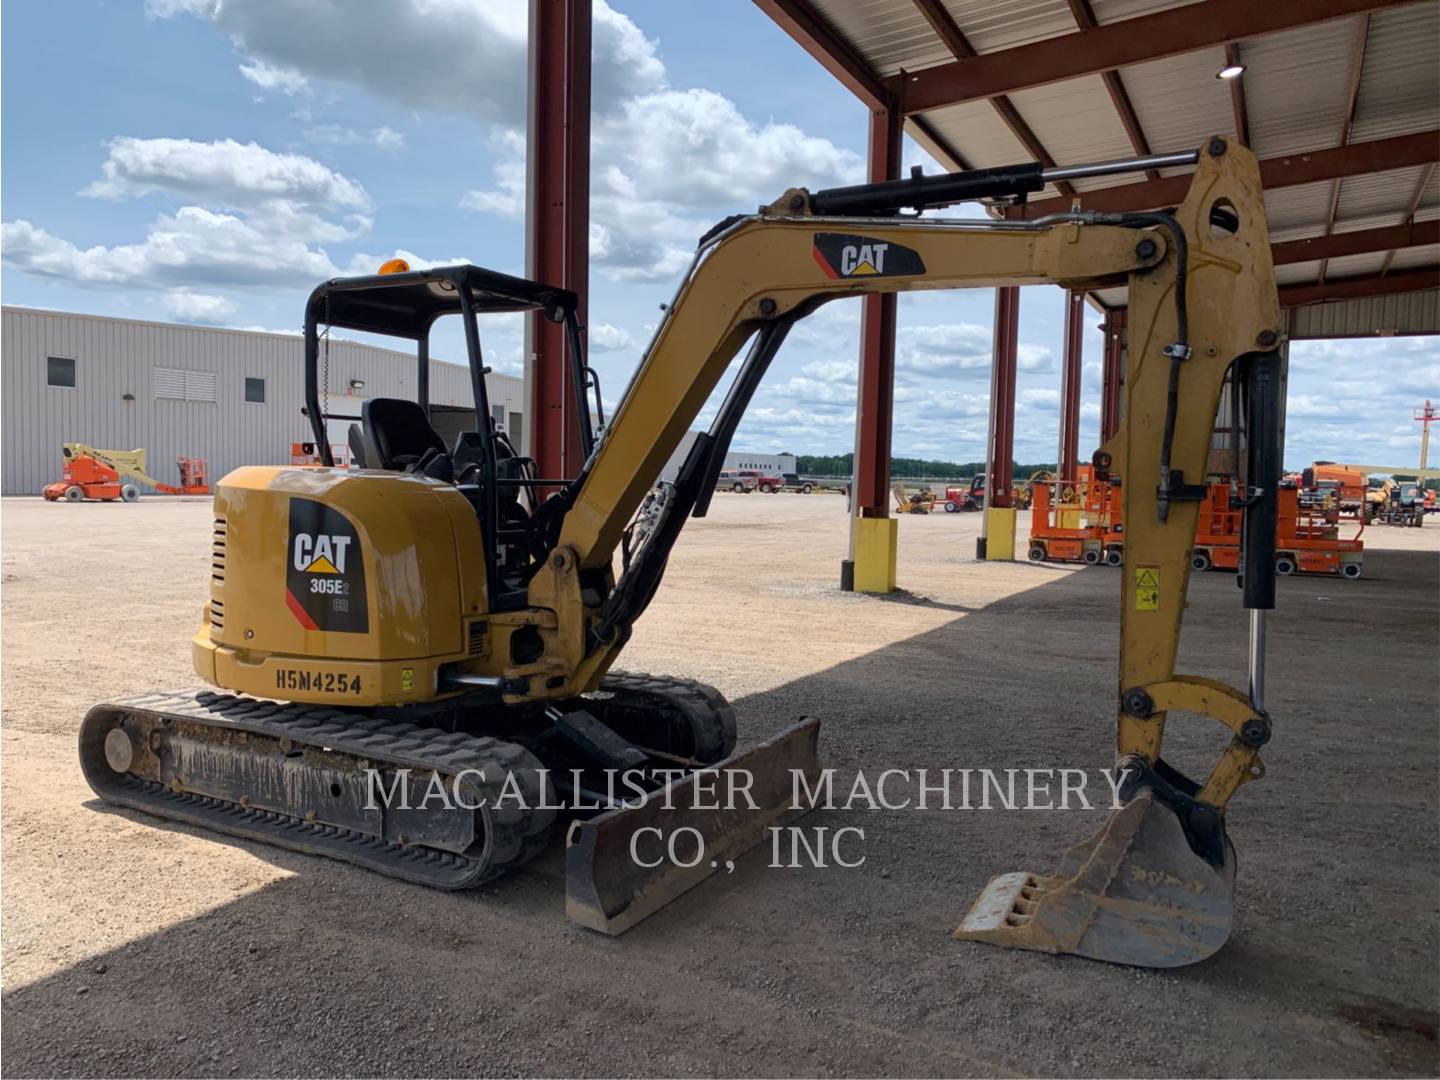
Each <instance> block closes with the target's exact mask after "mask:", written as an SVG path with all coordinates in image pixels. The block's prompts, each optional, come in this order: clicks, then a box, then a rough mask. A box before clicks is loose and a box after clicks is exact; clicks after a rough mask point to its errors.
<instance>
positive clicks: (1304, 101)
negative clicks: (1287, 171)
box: [1210, 19, 1360, 158]
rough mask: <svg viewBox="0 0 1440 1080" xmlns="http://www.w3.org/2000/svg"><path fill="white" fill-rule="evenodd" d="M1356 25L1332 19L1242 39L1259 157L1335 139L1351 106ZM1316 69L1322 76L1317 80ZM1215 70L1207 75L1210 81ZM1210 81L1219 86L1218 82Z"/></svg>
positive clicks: (1324, 144)
mask: <svg viewBox="0 0 1440 1080" xmlns="http://www.w3.org/2000/svg"><path fill="white" fill-rule="evenodd" d="M1359 23H1360V20H1359V19H1336V20H1335V21H1334V22H1327V23H1320V24H1319V25H1317V26H1306V27H1302V28H1301V29H1299V30H1290V31H1287V32H1285V33H1282V34H1271V35H1269V36H1268V37H1263V38H1256V39H1255V40H1253V41H1246V42H1243V43H1241V45H1240V47H1239V50H1240V62H1241V63H1242V64H1244V65H1245V75H1244V80H1245V105H1246V111H1247V112H1248V113H1249V117H1250V147H1251V149H1252V150H1254V151H1255V153H1257V154H1258V155H1260V157H1262V158H1268V157H1279V156H1281V155H1283V154H1296V153H1303V152H1305V151H1308V150H1323V149H1325V148H1326V147H1329V146H1335V145H1336V144H1337V143H1339V141H1340V133H1341V130H1342V128H1343V127H1344V124H1345V115H1346V112H1347V111H1348V109H1349V104H1350V102H1349V91H1350V71H1351V65H1352V62H1353V56H1354V52H1355V42H1356V38H1357V36H1358V34H1359V31H1360V26H1359ZM1317 72H1324V73H1325V77H1324V78H1316V73H1317ZM1214 74H1215V73H1214V72H1213V71H1212V72H1211V73H1210V75H1211V78H1212V79H1214ZM1214 81H1216V82H1219V83H1220V84H1221V85H1222V86H1224V83H1223V82H1222V81H1221V80H1218V79H1215V80H1214ZM1226 91H1227V94H1228V87H1227V88H1226Z"/></svg>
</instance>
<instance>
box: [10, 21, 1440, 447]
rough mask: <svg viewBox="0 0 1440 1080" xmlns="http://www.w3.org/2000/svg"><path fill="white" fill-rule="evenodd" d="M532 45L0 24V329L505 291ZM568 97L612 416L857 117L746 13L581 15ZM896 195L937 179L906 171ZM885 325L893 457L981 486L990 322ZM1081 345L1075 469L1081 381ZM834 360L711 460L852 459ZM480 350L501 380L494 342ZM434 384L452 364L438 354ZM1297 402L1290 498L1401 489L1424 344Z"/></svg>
mask: <svg viewBox="0 0 1440 1080" xmlns="http://www.w3.org/2000/svg"><path fill="white" fill-rule="evenodd" d="M526 32H527V5H526V3H525V0H223V3H222V2H221V0H70V2H67V3H64V4H11V5H9V6H8V8H7V9H6V11H5V18H4V36H3V99H0V112H3V117H0V119H3V135H0V150H3V165H0V173H3V177H0V179H3V203H0V217H3V226H0V229H3V231H0V291H3V296H4V300H5V302H6V303H8V304H18V305H25V306H33V307H44V308H54V309H61V310H67V311H80V312H90V313H96V314H103V315H114V316H120V317H126V318H139V319H154V320H161V321H172V322H189V323H196V324H202V325H214V326H229V327H242V328H247V327H248V328H257V329H268V330H285V331H296V330H298V328H299V325H300V322H301V318H302V311H303V307H304V302H305V298H306V296H307V295H308V294H309V291H310V290H311V289H312V288H313V287H314V286H315V285H316V284H318V283H319V282H320V281H322V280H324V279H326V278H328V277H332V276H336V275H340V274H356V273H372V272H374V270H375V269H377V268H378V267H379V265H380V263H381V262H383V261H384V260H385V259H387V258H391V257H393V256H396V255H398V256H401V257H404V258H406V259H408V260H409V261H410V263H411V264H412V265H413V266H417V267H420V266H426V265H436V264H445V263H454V262H473V263H475V264H477V265H480V266H486V267H490V268H493V269H497V270H502V271H505V272H508V273H512V274H523V271H524V240H523V226H524V222H523V212H524V190H525V187H524V185H525V177H524V172H525V166H524V160H525V154H524V144H525V100H526V84H525V66H526V43H525V38H526ZM593 67H594V75H593V81H594V90H593V106H594V114H593V119H592V182H591V217H592V221H591V230H590V241H591V258H592V269H591V297H590V304H589V311H590V326H589V340H590V348H591V359H592V363H593V364H594V365H595V366H596V368H597V369H598V370H599V372H600V375H601V378H602V385H603V386H604V387H605V390H606V396H607V398H613V397H614V396H615V395H617V394H619V393H620V392H621V391H622V389H623V387H624V386H625V384H626V382H627V381H628V378H629V375H630V373H631V372H632V371H633V370H634V369H635V367H636V365H637V364H638V362H639V360H640V358H641V356H642V354H643V351H644V348H645V346H646V343H647V342H648V340H649V337H650V335H651V333H652V332H653V330H654V326H655V322H656V319H657V317H658V315H659V310H660V305H661V304H662V303H666V302H668V301H669V300H670V298H671V296H672V294H673V292H674V289H675V286H676V283H677V282H678V280H679V276H680V274H681V273H682V271H683V269H684V267H685V266H686V265H687V263H688V260H689V258H690V254H691V252H692V251H693V250H694V245H695V242H696V240H697V239H698V238H699V237H700V236H701V235H702V234H703V233H704V232H705V230H706V229H708V228H709V227H710V226H711V225H712V224H713V223H714V222H716V221H718V220H719V219H721V218H722V217H724V216H726V215H727V214H730V213H734V212H737V211H747V210H753V209H754V208H755V207H756V206H758V205H760V204H761V203H768V202H770V201H771V200H772V199H774V198H775V197H776V196H778V195H779V194H780V193H782V192H783V191H784V190H785V189H787V188H789V187H794V186H806V187H811V188H816V187H825V186H832V185H836V184H845V183H854V182H858V181H862V180H863V179H864V162H863V153H864V149H865V126H866V115H865V111H864V109H863V107H862V106H861V105H859V103H858V102H857V101H856V100H855V99H854V98H853V97H852V96H851V95H850V94H849V93H848V92H847V91H846V90H844V88H843V87H841V86H840V85H839V84H838V83H837V82H836V81H835V80H834V79H833V78H832V77H831V76H830V75H829V74H828V73H826V72H825V71H824V70H823V69H822V68H821V67H820V66H819V65H818V64H816V63H815V62H814V61H813V60H812V59H811V58H810V57H809V56H808V55H806V54H805V53H804V52H803V51H802V50H801V49H800V48H799V47H798V46H796V45H795V44H794V43H793V42H792V41H790V39H789V38H787V37H786V36H785V35H784V34H783V33H782V32H781V31H780V30H779V29H778V28H777V27H775V26H774V25H773V24H772V23H771V22H770V21H769V20H768V19H767V18H765V16H764V15H763V14H761V12H760V11H759V9H758V8H757V7H756V6H755V5H754V4H753V3H750V2H749V0H707V2H705V3H694V2H687V3H676V2H674V0H614V2H613V4H607V3H606V2H605V0H595V27H594V58H593ZM911 164H921V165H923V166H925V168H926V169H927V171H930V170H933V169H935V168H936V167H937V166H936V165H935V163H934V162H933V161H931V160H930V159H929V158H928V156H927V155H925V154H924V153H923V152H922V151H921V150H919V148H918V147H916V146H914V145H913V144H909V143H908V142H907V146H906V166H907V168H908V166H909V165H911ZM899 303H900V314H899V327H900V329H899V333H898V347H897V374H896V392H895V398H896V409H895V425H894V434H893V445H894V452H895V454H896V455H898V456H914V457H925V458H937V459H947V460H954V461H972V460H977V459H980V458H982V457H983V456H984V441H985V429H986V414H987V408H988V406H987V394H988V390H989V361H990V347H991V330H990V328H991V323H992V319H993V312H994V299H993V293H992V292H991V291H989V290H970V291H966V292H946V293H927V294H913V295H908V296H902V297H901V298H900V301H899ZM1086 319H1087V323H1086V331H1085V349H1084V383H1083V389H1082V422H1081V433H1080V452H1081V456H1082V458H1084V457H1088V455H1089V453H1090V451H1091V450H1093V449H1094V446H1095V443H1096V439H1097V424H1098V417H1099V395H1100V363H1101V340H1100V334H1099V332H1098V327H1099V316H1098V315H1097V314H1096V313H1095V312H1093V311H1090V310H1088V309H1087V313H1086ZM1062 320H1063V294H1062V293H1061V291H1060V290H1059V289H1057V288H1053V287H1033V288H1026V289H1024V290H1023V294H1022V301H1021V318H1020V343H1021V344H1020V357H1019V360H1020V373H1019V378H1018V387H1017V405H1016V410H1017V417H1016V439H1015V447H1016V457H1017V459H1018V460H1020V461H1021V462H1022V463H1024V462H1042V461H1053V460H1055V457H1056V439H1057V427H1058V423H1057V413H1058V408H1059V391H1060V368H1059V360H1060V353H1061V341H1062V331H1063V326H1062ZM858 331H859V301H857V300H845V301H838V302H836V303H833V304H830V305H827V306H826V307H824V308H822V309H821V310H820V312H819V313H817V314H816V315H814V316H812V317H811V318H810V319H809V320H807V321H806V322H804V323H801V324H800V325H799V326H797V328H796V329H795V331H794V332H793V333H792V334H791V337H790V339H789V341H787V343H786V345H785V347H784V349H783V350H782V352H781V354H780V356H779V357H778V358H777V360H776V361H775V363H774V366H773V367H772V368H771V370H770V373H769V374H768V375H767V377H766V379H765V382H764V384H763V385H762V387H761V389H760V391H759V392H758V393H757V395H756V398H755V400H754V402H753V403H752V405H751V408H750V411H749V413H748V414H747V416H746V419H745V420H744V422H743V423H742V425H741V427H740V430H739V432H738V433H737V435H736V439H735V444H734V445H735V448H736V449H745V450H752V451H762V452H775V453H778V452H790V453H797V454H805V453H814V454H820V453H825V454H828V453H843V452H845V451H847V450H849V449H851V447H852V444H853V440H854V410H855V371H856V356H857V351H858ZM482 334H483V336H484V343H485V346H486V353H487V359H489V360H490V362H491V363H493V364H494V366H495V367H496V369H497V370H500V371H504V372H508V373H512V374H519V373H520V371H521V352H522V347H523V345H522V342H523V337H522V331H521V327H520V324H519V322H518V320H516V319H514V318H501V317H496V318H492V319H489V320H487V321H486V324H485V325H484V326H483V328H482ZM433 354H434V355H436V356H438V357H440V358H442V359H453V360H461V359H463V352H462V349H461V345H460V339H459V335H458V332H456V331H455V330H454V328H453V327H451V328H447V329H444V330H437V335H436V341H435V345H434V349H433ZM1290 370H1291V382H1290V397H1289V412H1288V420H1287V444H1286V455H1285V458H1286V465H1287V467H1288V468H1298V467H1301V466H1303V465H1304V464H1307V463H1308V462H1310V461H1312V460H1314V459H1316V458H1330V459H1335V460H1351V461H1354V460H1363V461H1365V462H1367V463H1382V464H1390V463H1394V464H1402V465H1403V464H1409V463H1412V462H1413V461H1414V460H1415V459H1416V458H1417V457H1418V452H1419V451H1418V446H1419V427H1420V425H1418V424H1416V423H1414V422H1413V421H1412V419H1411V411H1412V409H1413V408H1414V407H1415V406H1417V405H1419V404H1420V403H1421V402H1422V401H1423V399H1424V398H1425V397H1427V396H1429V397H1432V398H1435V399H1437V400H1440V343H1437V339H1434V338H1408V339H1407V338H1391V339H1381V340H1374V341H1337V342H1302V343H1296V344H1295V345H1293V346H1292V349H1291V369H1290ZM722 389H723V384H722ZM705 416H706V414H705V413H702V415H701V420H702V422H703V420H704V418H705Z"/></svg>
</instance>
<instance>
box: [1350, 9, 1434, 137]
mask: <svg viewBox="0 0 1440 1080" xmlns="http://www.w3.org/2000/svg"><path fill="white" fill-rule="evenodd" d="M1437 72H1440V13H1437V10H1436V5H1435V4H1433V3H1424V4H1416V5H1414V6H1410V7H1400V8H1394V9H1391V10H1389V11H1377V12H1375V14H1373V15H1372V16H1371V17H1370V40H1369V44H1368V47H1367V48H1366V50H1365V70H1364V74H1363V75H1362V76H1361V78H1360V94H1359V97H1358V98H1357V100H1356V103H1355V129H1354V132H1353V133H1352V135H1351V138H1352V139H1353V140H1355V141H1356V142H1363V141H1365V140H1368V139H1382V138H1385V137H1386V136H1388V135H1408V134H1410V133H1411V132H1416V131H1428V130H1429V129H1431V128H1433V127H1434V126H1435V114H1436V97H1437V92H1436V79H1437Z"/></svg>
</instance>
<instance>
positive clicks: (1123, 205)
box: [1005, 131, 1440, 220]
mask: <svg viewBox="0 0 1440 1080" xmlns="http://www.w3.org/2000/svg"><path fill="white" fill-rule="evenodd" d="M1436 160H1440V131H1420V132H1416V133H1415V134H1413V135H1396V136H1394V137H1392V138H1389V139H1376V140H1374V141H1373V142H1361V143H1351V144H1350V145H1349V146H1335V147H1331V148H1329V149H1327V150H1314V151H1311V152H1310V153H1308V154H1288V155H1286V156H1284V157H1275V158H1267V159H1266V160H1264V161H1262V162H1260V180H1261V183H1262V184H1264V187H1265V190H1266V191H1272V190H1274V189H1275V188H1283V187H1292V186H1294V185H1296V184H1313V183H1316V182H1317V181H1321V180H1334V179H1336V178H1337V177H1342V176H1360V175H1362V174H1364V173H1378V172H1386V171H1387V170H1390V169H1404V168H1408V167H1411V166H1414V165H1427V164H1429V163H1431V162H1433V161H1436ZM1189 190H1190V177H1189V175H1184V176H1167V177H1164V178H1163V179H1160V180H1142V181H1140V182H1139V183H1135V184H1119V185H1117V186H1115V187H1107V188H1099V189H1098V190H1096V191H1086V192H1084V193H1082V194H1081V195H1080V196H1079V198H1080V200H1081V204H1082V205H1083V207H1084V208H1085V209H1086V210H1098V211H1102V212H1107V213H1111V212H1125V211H1129V210H1153V209H1154V208H1156V207H1158V206H1175V205H1178V204H1179V203H1180V202H1181V201H1182V200H1183V199H1184V198H1185V194H1186V192H1187V191H1189ZM1070 203H1071V200H1070V199H1069V198H1051V199H1040V200H1037V201H1035V202H1031V203H1028V204H1026V205H1025V206H1015V207H1010V208H1008V209H1007V210H1006V211H1005V216H1006V217H1008V218H1019V219H1022V220H1028V219H1030V218H1036V217H1040V216H1041V215H1042V214H1059V213H1064V212H1065V211H1067V210H1069V209H1070Z"/></svg>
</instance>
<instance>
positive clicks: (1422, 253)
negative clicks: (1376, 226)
mask: <svg viewBox="0 0 1440 1080" xmlns="http://www.w3.org/2000/svg"><path fill="white" fill-rule="evenodd" d="M1437 263H1440V244H1427V245H1425V246H1424V247H1413V248H1406V249H1405V250H1404V251H1397V252H1396V253H1395V259H1394V261H1393V262H1392V263H1391V264H1390V269H1391V270H1418V269H1420V267H1422V266H1435V265H1436V264H1437Z"/></svg>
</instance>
